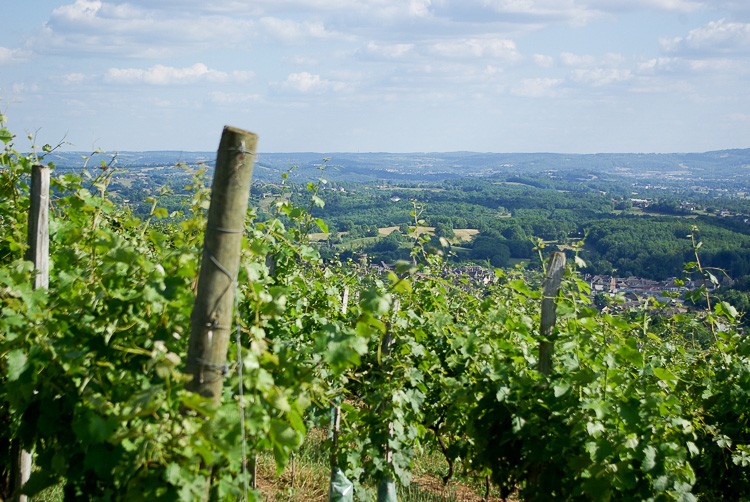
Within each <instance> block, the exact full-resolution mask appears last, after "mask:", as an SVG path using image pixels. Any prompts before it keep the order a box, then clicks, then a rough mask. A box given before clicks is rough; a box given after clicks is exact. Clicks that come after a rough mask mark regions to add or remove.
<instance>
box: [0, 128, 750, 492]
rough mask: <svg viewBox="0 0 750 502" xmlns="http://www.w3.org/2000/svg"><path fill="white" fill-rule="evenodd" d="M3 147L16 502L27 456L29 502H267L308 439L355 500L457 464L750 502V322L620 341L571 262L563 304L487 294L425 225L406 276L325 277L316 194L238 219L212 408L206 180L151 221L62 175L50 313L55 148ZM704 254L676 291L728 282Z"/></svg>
mask: <svg viewBox="0 0 750 502" xmlns="http://www.w3.org/2000/svg"><path fill="white" fill-rule="evenodd" d="M0 140H2V142H3V143H4V149H3V151H2V153H0V224H1V225H2V227H1V228H2V231H0V308H2V316H0V368H1V369H2V374H1V376H0V378H2V388H0V403H2V405H1V406H0V421H1V422H2V423H3V424H5V426H4V427H3V428H2V431H0V448H1V449H2V459H3V460H2V465H1V467H2V477H1V479H0V484H1V486H0V496H1V497H2V498H3V499H4V498H6V497H8V498H10V497H11V496H14V493H12V490H14V483H13V479H14V475H13V470H14V464H15V461H14V459H15V457H16V454H15V452H17V451H18V450H21V449H22V450H26V451H31V452H33V464H34V468H33V472H32V473H31V477H30V479H29V480H28V482H26V484H25V485H24V488H23V492H24V493H25V494H27V495H31V496H33V495H35V494H37V493H39V492H40V491H42V490H44V489H46V488H48V487H50V486H61V487H62V492H63V496H64V498H65V499H66V500H68V499H70V500H74V499H92V500H101V499H103V500H131V499H133V500H157V499H159V500H162V499H163V500H200V499H205V498H209V499H211V500H239V499H243V498H247V499H250V500H255V499H260V498H261V497H262V494H261V493H260V492H259V491H258V490H256V489H254V488H253V487H254V486H255V485H256V479H255V476H254V471H255V469H254V467H255V459H256V458H257V456H258V455H260V454H268V453H270V454H271V455H272V456H273V458H274V461H275V463H276V466H277V468H278V469H279V470H281V469H283V468H284V467H285V466H286V465H287V464H288V463H289V462H290V460H291V459H292V457H293V455H294V453H295V452H296V451H298V450H299V448H300V447H301V446H302V445H303V443H304V442H305V440H306V436H307V435H308V433H309V431H313V430H316V431H320V430H323V431H331V433H330V434H329V435H328V440H326V441H323V443H322V444H323V448H325V455H327V456H330V464H331V466H332V467H333V468H334V471H335V472H336V473H337V475H341V476H340V477H342V478H343V477H344V476H345V477H346V479H347V480H349V481H350V482H351V483H352V484H353V494H354V498H355V499H359V500H374V499H375V498H376V495H375V493H376V492H377V491H378V487H380V488H381V490H380V493H379V494H378V498H379V499H380V500H395V492H398V491H399V490H401V489H403V488H404V487H406V486H408V485H409V483H410V481H411V477H412V462H413V459H414V458H415V455H417V453H418V452H420V451H425V450H429V451H436V452H440V453H441V454H442V455H443V456H444V457H445V460H446V465H447V466H448V469H446V472H445V481H446V483H451V482H452V480H451V477H452V476H453V475H454V474H457V473H455V472H454V471H458V470H461V471H462V473H463V474H464V475H467V476H474V477H476V478H477V479H481V480H484V479H489V482H490V484H491V485H492V486H493V487H495V489H496V490H499V492H500V494H501V496H502V497H508V496H510V495H512V494H513V495H514V496H517V497H519V498H520V499H523V500H553V499H554V500H566V499H582V500H697V499H701V500H716V499H726V500H741V499H747V498H749V497H750V446H749V445H750V414H749V413H748V403H750V341H748V339H747V337H746V336H745V334H744V332H743V330H742V329H741V328H740V327H739V317H740V315H741V314H739V313H738V312H737V311H736V310H735V309H734V308H733V307H732V306H731V305H729V304H727V303H724V302H715V301H713V299H712V298H711V296H710V295H709V294H708V292H707V291H706V290H705V288H704V289H702V290H698V291H696V292H695V293H694V294H695V295H699V296H702V297H703V298H704V300H705V302H706V303H707V304H708V308H707V309H705V310H703V311H700V312H692V313H688V314H678V315H674V316H669V317H667V316H663V315H660V313H659V305H653V306H652V308H643V309H639V310H634V311H629V312H626V313H624V314H617V315H610V314H607V313H606V312H601V311H600V310H599V309H597V308H595V306H594V305H593V304H592V303H591V300H590V291H589V286H588V284H587V283H586V282H585V281H583V280H581V278H580V275H579V273H580V272H579V269H580V267H583V266H585V263H583V261H582V260H580V259H576V256H575V252H574V250H571V251H569V252H568V260H567V262H568V265H567V266H566V267H565V269H564V274H563V276H562V280H561V285H560V287H559V291H558V290H555V293H554V297H548V295H543V289H544V286H545V285H546V281H545V272H549V270H547V271H545V270H538V271H530V270H521V269H513V270H499V269H498V270H496V271H495V276H496V280H495V281H494V282H491V283H490V284H476V283H473V282H471V281H469V280H468V279H466V278H463V277H461V276H459V275H457V274H455V273H453V272H452V270H451V268H450V266H449V265H448V264H447V263H446V261H445V260H444V258H443V256H442V254H441V250H440V249H436V248H433V247H432V246H431V245H430V242H429V239H427V238H426V237H425V236H424V235H421V236H420V232H419V231H418V228H419V227H424V226H426V225H427V222H424V221H422V219H421V215H420V210H421V209H420V206H419V204H415V206H414V211H413V217H414V222H413V225H412V228H416V229H417V230H415V231H413V235H412V236H411V238H412V240H413V249H412V259H411V260H410V261H404V262H398V263H396V264H395V266H394V267H393V268H392V269H391V270H386V271H382V270H377V269H375V268H373V267H370V266H369V265H368V264H367V263H366V262H359V261H356V262H352V261H349V262H346V263H341V262H340V261H336V260H334V261H324V260H322V259H321V257H320V254H319V252H318V249H317V248H316V246H315V243H313V242H310V240H309V236H310V234H311V233H314V232H326V231H327V228H326V224H325V222H324V221H322V220H320V219H319V218H315V217H314V216H313V215H312V213H313V210H314V208H315V207H318V206H321V205H323V204H325V201H324V200H323V198H322V197H321V194H320V191H319V189H320V187H321V186H322V184H324V183H325V180H322V179H321V180H320V181H319V182H318V183H314V182H313V183H308V185H307V189H308V194H309V197H308V201H309V202H308V204H307V205H304V204H303V205H297V206H295V205H294V204H293V203H292V202H291V201H290V198H289V197H285V196H284V194H283V193H282V194H281V195H280V196H278V197H276V198H275V199H274V202H273V203H272V204H270V206H269V209H268V210H269V211H271V212H272V214H273V217H272V218H270V219H265V220H263V221H259V220H258V219H257V218H256V217H255V209H254V208H250V209H249V210H248V214H247V218H246V219H245V228H244V231H243V233H242V240H241V256H240V267H239V274H238V277H237V280H236V289H237V290H236V298H235V300H234V314H233V316H232V323H231V324H232V326H231V332H232V343H231V344H230V346H229V348H228V356H227V364H226V365H225V366H223V367H221V368H217V370H216V374H217V378H220V379H221V381H222V382H223V384H222V385H223V386H222V389H223V390H222V392H223V394H222V395H221V396H219V397H220V404H218V405H214V404H213V401H212V400H211V399H210V398H207V397H203V396H202V395H201V394H199V393H196V392H193V391H192V389H191V387H190V377H189V376H188V371H187V369H186V367H187V366H188V365H189V361H188V360H187V359H188V357H187V354H188V340H189V337H190V329H191V312H192V310H193V307H194V303H195V298H196V288H197V282H198V281H197V278H198V276H199V268H200V262H201V256H202V252H203V249H204V247H203V246H204V244H203V242H204V241H203V239H204V230H205V228H206V219H207V217H208V211H207V210H208V206H209V201H210V190H209V189H208V188H207V177H206V176H207V174H206V170H205V168H203V167H201V166H192V167H191V169H192V171H193V182H192V185H191V187H190V190H191V193H192V197H191V199H190V200H189V201H188V202H187V203H186V204H185V205H184V207H183V208H181V209H180V210H179V211H173V212H172V213H170V212H168V211H167V210H166V209H165V208H163V207H161V206H160V204H159V200H158V199H153V200H151V201H150V203H151V207H150V212H149V214H148V216H147V217H145V218H144V217H138V216H136V215H135V214H134V213H133V212H131V210H130V209H128V207H127V206H125V205H122V204H118V203H116V202H114V201H113V200H112V198H111V197H110V196H109V194H108V186H109V183H110V181H111V180H112V179H113V178H114V177H116V176H117V169H116V167H115V166H113V165H109V164H101V165H95V166H90V165H87V164H86V161H85V160H82V167H81V170H80V172H79V173H76V174H71V173H66V174H63V175H56V174H55V172H54V170H53V171H52V179H51V188H52V190H51V201H50V228H49V232H50V244H49V253H50V262H51V263H50V279H49V287H48V289H43V288H34V280H33V278H34V273H35V271H34V267H33V265H32V264H31V262H29V261H27V260H26V259H25V253H26V250H27V230H28V212H29V208H30V199H29V183H30V172H31V168H32V166H33V165H34V164H38V163H44V154H45V152H47V151H49V149H50V148H49V147H46V146H45V147H43V148H42V149H41V152H37V151H32V153H29V154H23V153H20V152H18V151H17V150H16V149H15V147H14V141H15V140H14V137H13V135H12V134H11V133H10V132H9V131H8V130H7V129H5V128H4V127H3V126H2V124H0ZM324 174H325V173H324V172H323V173H321V175H324ZM282 181H283V183H284V184H286V183H287V182H288V180H287V179H286V178H285V179H284V180H282ZM689 237H690V236H686V238H689ZM692 237H693V238H694V241H693V243H694V244H693V247H694V249H695V257H696V258H695V261H694V262H692V263H688V264H686V273H689V274H693V276H704V277H706V278H709V279H711V278H712V277H715V275H717V274H718V273H719V272H717V271H712V270H708V269H706V268H704V267H703V266H702V265H701V262H700V246H701V244H700V241H699V238H698V237H699V233H698V231H697V230H696V232H695V233H694V234H693V236H692ZM538 252H539V253H540V254H541V255H542V258H543V262H548V258H549V257H548V256H547V255H546V254H545V253H546V252H547V250H546V249H544V248H541V249H538ZM552 256H553V257H554V256H556V255H554V254H553V255H552ZM557 256H560V255H559V254H558V255H557ZM549 263H552V262H549ZM550 301H553V302H554V305H555V307H556V313H555V317H556V319H554V320H553V324H552V325H551V326H550V327H549V329H543V328H542V317H543V316H542V305H543V303H545V302H546V303H547V304H548V305H549V302H550ZM235 338H236V342H237V343H235ZM540 345H541V346H542V347H546V349H543V350H542V354H544V353H547V354H551V359H550V365H549V367H548V368H545V367H544V365H543V364H540ZM239 370H241V371H239ZM383 487H385V488H383ZM15 495H18V493H16V494H15ZM351 496H352V495H351V492H350V493H349V494H348V497H350V498H348V499H346V498H337V499H335V500H352V498H351ZM342 497H343V496H342Z"/></svg>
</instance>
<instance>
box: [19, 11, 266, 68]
mask: <svg viewBox="0 0 750 502" xmlns="http://www.w3.org/2000/svg"><path fill="white" fill-rule="evenodd" d="M254 31H255V26H254V24H253V22H252V21H250V20H247V19H243V18H238V17H230V16H225V15H222V16H220V15H208V14H207V15H204V16H196V15H195V13H194V12H191V11H183V10H182V9H177V8H172V9H170V8H169V5H168V4H167V5H164V4H162V3H161V2H159V3H158V4H153V3H150V4H149V5H148V6H145V7H143V8H142V7H139V6H137V5H134V4H132V3H114V2H104V1H101V0H76V1H75V2H74V3H71V4H65V5H62V6H60V7H57V8H56V9H54V10H53V11H52V13H51V15H50V17H49V20H48V21H47V22H46V23H45V25H44V27H43V28H42V30H41V31H40V32H39V33H38V34H37V35H36V36H35V37H33V38H32V39H31V40H30V41H29V47H30V48H31V49H33V50H34V51H36V52H38V53H43V54H44V53H55V54H65V55H89V54H117V55H124V56H128V57H151V58H153V57H163V56H165V55H168V54H172V53H174V52H176V51H177V50H179V49H184V48H185V46H186V45H190V44H211V45H214V46H227V45H232V44H238V43H242V42H246V41H247V40H249V39H250V37H251V36H252V35H253V33H254Z"/></svg>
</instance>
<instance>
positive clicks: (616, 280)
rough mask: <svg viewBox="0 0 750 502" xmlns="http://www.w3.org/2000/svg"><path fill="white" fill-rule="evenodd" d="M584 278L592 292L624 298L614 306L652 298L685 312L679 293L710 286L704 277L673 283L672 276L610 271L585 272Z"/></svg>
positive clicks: (633, 304)
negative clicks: (620, 274) (663, 277)
mask: <svg viewBox="0 0 750 502" xmlns="http://www.w3.org/2000/svg"><path fill="white" fill-rule="evenodd" d="M584 280H586V281H587V282H588V283H589V286H590V287H591V295H592V296H594V297H595V296H596V295H600V294H604V295H607V296H609V297H612V298H614V297H615V296H619V297H620V298H624V300H625V301H624V302H622V303H618V304H616V305H615V306H614V308H617V309H621V310H627V309H629V308H632V307H638V306H642V305H644V303H646V302H648V301H650V300H651V299H654V300H657V301H658V302H659V303H661V304H667V305H669V310H670V313H672V314H677V313H685V312H687V311H688V309H687V307H685V305H684V301H683V300H682V296H683V294H684V293H686V292H688V291H693V290H695V289H697V288H699V287H701V286H705V287H706V288H707V289H709V290H711V289H713V285H712V284H711V283H710V282H708V281H704V280H692V279H684V280H682V281H681V283H680V284H679V285H678V284H675V280H674V279H667V280H664V281H655V280H651V279H644V278H642V277H615V276H610V275H585V276H584Z"/></svg>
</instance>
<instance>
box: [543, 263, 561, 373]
mask: <svg viewBox="0 0 750 502" xmlns="http://www.w3.org/2000/svg"><path fill="white" fill-rule="evenodd" d="M564 271H565V253H561V252H559V251H556V252H554V253H552V256H551V257H550V259H549V264H548V266H547V275H546V276H545V277H544V282H543V283H542V322H541V327H540V333H541V335H542V339H541V341H540V342H539V372H540V373H542V374H544V375H549V374H550V371H552V352H553V351H554V348H555V344H554V342H553V341H552V339H551V336H552V329H553V328H554V327H555V320H556V317H557V293H558V292H559V291H560V283H561V282H562V276H563V272H564Z"/></svg>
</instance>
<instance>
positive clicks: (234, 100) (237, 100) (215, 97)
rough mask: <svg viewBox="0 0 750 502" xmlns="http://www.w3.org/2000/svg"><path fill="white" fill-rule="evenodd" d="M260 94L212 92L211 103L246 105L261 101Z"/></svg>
mask: <svg viewBox="0 0 750 502" xmlns="http://www.w3.org/2000/svg"><path fill="white" fill-rule="evenodd" d="M261 99H262V98H261V96H260V94H251V93H242V92H220V91H217V92H212V93H211V101H212V102H214V103H216V104H219V105H246V104H248V103H257V102H259V101H261Z"/></svg>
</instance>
